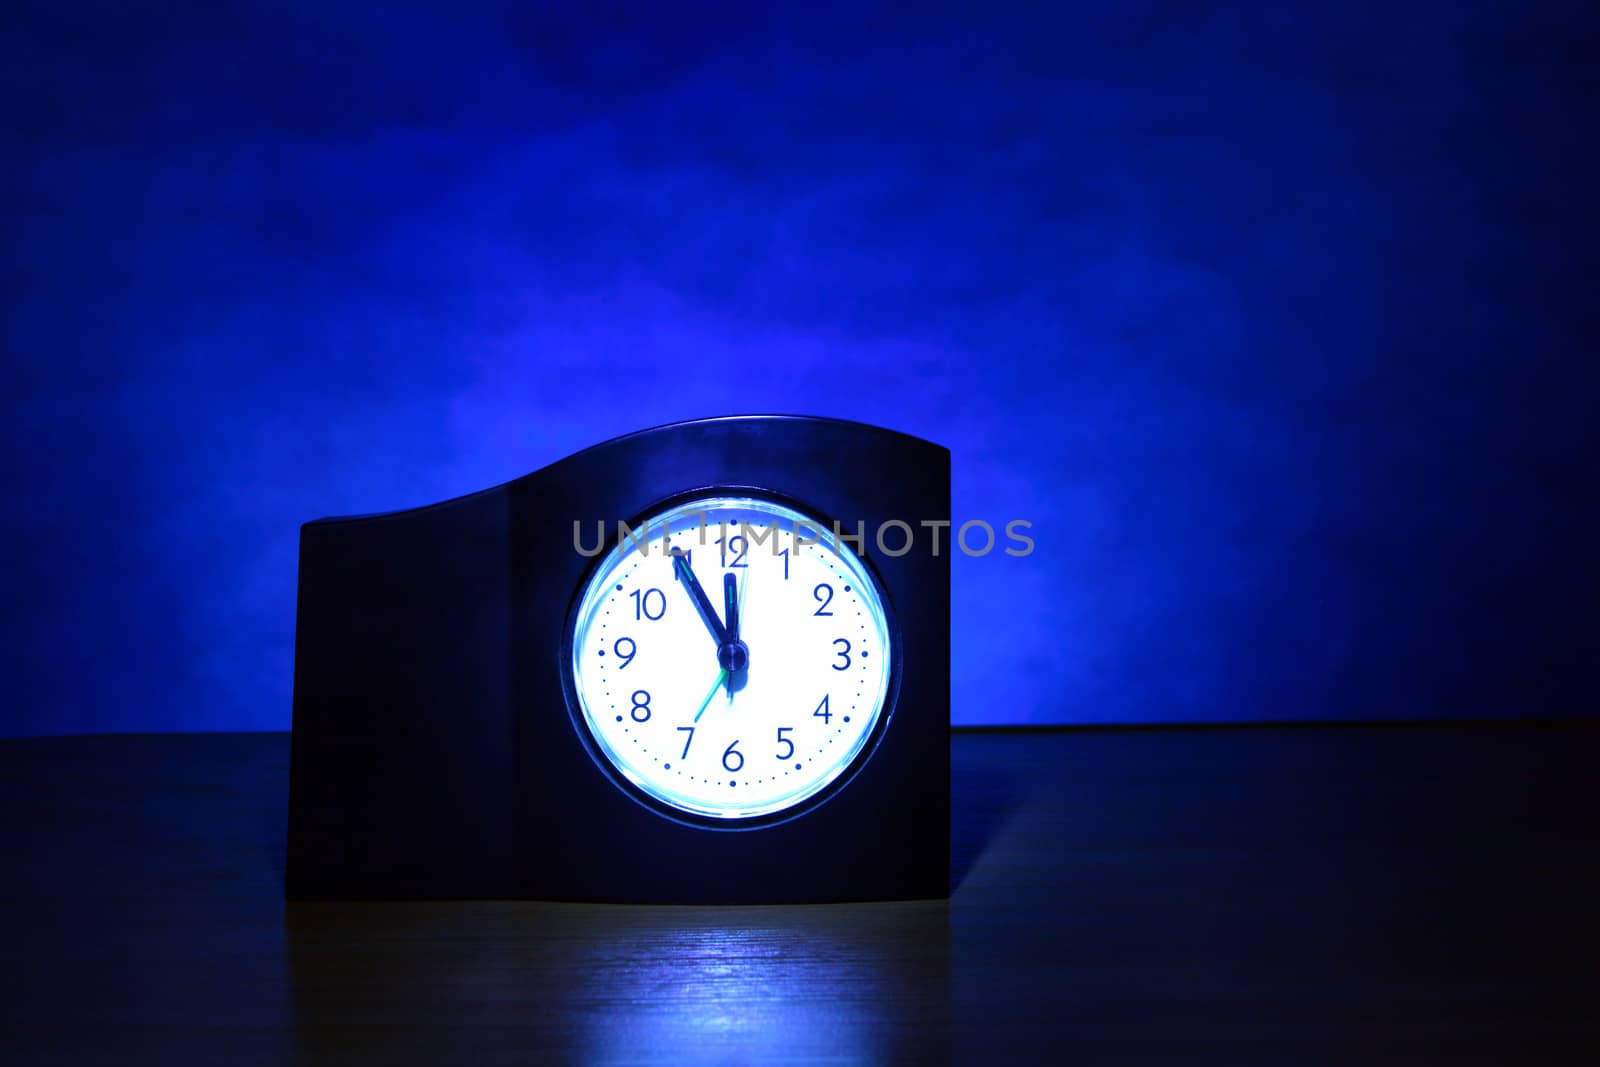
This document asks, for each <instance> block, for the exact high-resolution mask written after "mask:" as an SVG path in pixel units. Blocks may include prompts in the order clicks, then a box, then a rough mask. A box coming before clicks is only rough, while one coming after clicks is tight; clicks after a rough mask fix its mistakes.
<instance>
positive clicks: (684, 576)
mask: <svg viewBox="0 0 1600 1067" xmlns="http://www.w3.org/2000/svg"><path fill="white" fill-rule="evenodd" d="M672 570H673V574H674V575H675V576H676V577H677V579H678V581H680V582H682V583H683V585H684V588H685V589H687V590H689V596H690V597H691V598H693V600H694V606H695V607H696V608H698V609H699V611H700V618H701V619H702V620H704V622H705V624H706V629H708V630H710V631H711V638H712V640H714V641H716V643H717V647H719V648H720V647H722V646H723V645H725V644H727V642H728V631H727V630H726V629H724V628H723V625H722V620H721V619H719V618H717V609H716V608H714V607H712V606H711V601H710V600H709V599H708V598H707V597H706V591H705V590H704V589H702V588H701V587H700V579H698V578H696V577H695V576H694V571H693V570H692V569H691V568H690V567H689V560H688V559H687V558H686V557H685V556H684V554H683V549H681V548H674V549H673V550H672Z"/></svg>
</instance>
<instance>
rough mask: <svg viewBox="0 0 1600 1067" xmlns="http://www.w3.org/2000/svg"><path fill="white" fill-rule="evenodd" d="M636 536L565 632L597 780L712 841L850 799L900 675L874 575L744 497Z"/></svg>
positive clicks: (707, 499)
mask: <svg viewBox="0 0 1600 1067" xmlns="http://www.w3.org/2000/svg"><path fill="white" fill-rule="evenodd" d="M631 525H632V527H633V529H634V530H635V531H636V533H635V535H634V537H632V538H623V539H622V540H621V541H620V542H619V543H617V544H616V545H615V546H613V547H612V548H611V549H610V550H609V551H608V552H607V553H605V554H604V555H602V556H601V557H600V559H599V560H598V561H597V562H596V564H595V565H594V567H593V568H592V570H591V571H590V573H589V575H588V576H587V578H586V579H585V581H584V584H583V586H582V587H581V590H580V594H579V596H578V597H577V598H576V607H575V609H574V611H573V614H572V617H571V621H570V649H571V651H570V660H569V661H567V663H566V664H565V666H566V668H567V677H568V679H569V682H570V691H569V693H568V697H569V703H570V704H571V705H572V706H573V719H574V722H575V724H576V725H577V727H578V729H579V730H580V732H581V733H582V735H583V737H584V739H585V741H586V743H587V744H588V746H589V748H590V750H591V752H593V753H594V754H595V756H596V760H597V762H598V763H599V764H600V765H601V767H602V769H604V770H606V771H607V772H608V773H609V774H610V776H611V778H612V780H613V781H614V782H615V783H616V784H617V785H618V787H619V788H622V789H624V790H626V791H628V792H629V793H630V794H631V795H633V796H634V797H635V798H636V799H639V800H640V801H641V802H643V803H645V804H647V806H650V807H652V808H654V809H655V810H657V811H659V812H661V813H662V814H665V815H668V816H669V817H673V818H679V819H686V820H687V821H690V822H693V823H695V824H697V825H706V826H712V827H718V828H739V827H742V826H745V825H764V824H767V823H773V822H779V821H783V820H784V819H787V818H790V817H793V816H796V815H798V814H802V813H803V812H805V811H807V810H810V808H812V807H814V806H815V805H817V804H819V803H821V802H822V801H823V800H825V799H826V798H827V797H828V796H830V795H832V793H833V792H834V791H835V790H837V789H841V788H848V781H849V779H850V777H851V776H852V775H853V773H854V771H855V770H856V769H858V768H859V766H860V765H861V764H862V763H864V762H865V761H866V760H868V759H870V758H871V755H872V752H873V750H874V748H875V746H876V744H877V741H878V739H879V737H880V736H881V734H882V732H883V730H884V728H885V726H886V722H887V719H888V713H889V710H890V709H889V708H888V707H887V706H886V705H887V703H888V701H889V699H890V696H891V693H892V692H893V691H894V686H893V685H892V684H891V683H892V682H893V678H894V672H895V671H896V670H897V669H898V666H897V664H896V662H895V644H894V637H893V634H894V630H893V624H892V616H891V612H890V609H889V606H888V605H887V604H886V603H885V601H884V598H883V595H882V593H881V591H880V586H879V584H878V582H877V579H876V578H875V576H874V575H873V574H872V573H871V571H870V569H869V568H868V566H867V564H866V563H865V562H864V561H863V560H862V559H861V558H860V557H859V556H857V555H856V554H855V552H853V551H852V550H851V548H850V546H849V545H848V544H843V543H837V542H835V540H834V539H833V537H832V527H833V524H832V523H831V522H825V521H823V520H821V519H819V518H816V517H813V516H810V515H806V514H804V513H802V512H800V511H799V510H797V509H795V508H792V507H790V506H788V505H785V504H780V503H777V502H775V501H772V500H766V499H762V498H759V497H754V496H721V495H706V496H701V497H698V498H695V499H692V500H688V501H685V502H683V503H681V504H677V505H675V506H672V507H667V508H663V509H661V510H660V511H658V512H657V513H655V514H651V515H648V516H646V518H645V519H643V520H641V521H640V522H636V523H633V524H631ZM641 533H642V535H643V539H642V540H641V539H640V536H641ZM701 545H706V546H707V549H706V550H705V551H695V550H696V549H698V548H699V547H700V546H701ZM759 737H765V738H767V739H768V742H767V743H768V744H772V747H771V748H766V746H765V745H763V746H762V748H766V750H765V752H762V751H761V749H758V748H756V747H755V744H756V742H755V740H754V739H756V738H759Z"/></svg>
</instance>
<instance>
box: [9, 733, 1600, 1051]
mask: <svg viewBox="0 0 1600 1067" xmlns="http://www.w3.org/2000/svg"><path fill="white" fill-rule="evenodd" d="M1597 742H1600V730H1596V729H1595V728H1593V727H1588V726H1567V727H1543V728H1513V727H1453V728H1452V727H1407V728H1361V727H1340V728H1291V729H1260V728H1253V729H1232V730H1226V729H1224V730H1166V731H1162V730H1134V731H1068V732H1022V733H958V734H956V735H955V736H954V738H953V741H952V744H953V758H954V771H953V774H954V781H953V786H954V806H955V813H954V814H955V830H954V841H953V845H954V851H955V875H956V877H957V878H958V880H959V883H958V887H957V889H956V891H955V893H954V895H953V896H952V897H951V899H950V901H949V903H948V904H945V903H914V904H877V905H845V906H837V905H835V906H820V907H780V908H684V907H674V908H647V907H620V906H589V905H570V904H541V903H512V902H461V903H427V904H362V903H344V904H296V905H286V904H285V902H284V900H283V887H282V878H283V838H284V816H285V804H286V788H287V786H286V783H287V765H288V738H287V735H282V734H256V735H169V736H122V737H85V738H49V739H34V740H21V741H11V742H5V743H0V864H3V870H0V894H3V901H0V903H3V907H0V983H3V985H0V1061H3V1062H5V1063H16V1064H58V1063H59V1064H73V1065H77V1064H100V1063H116V1064H146V1063H148V1064H170V1065H179V1064H191V1063H216V1064H253V1063H362V1064H367V1063H370V1064H396V1063H411V1062H425V1063H460V1064H474V1065H478V1064H484V1065H488V1064H510V1063H515V1064H546V1063H596V1064H657V1063H712V1064H746V1063H809V1064H854V1063H865V1064H877V1063H944V1062H955V1063H984V1064H991V1063H1036V1062H1057V1063H1101V1062H1115V1063H1122V1062H1132V1063H1173V1062H1188V1063H1194V1062H1200V1063H1218V1064H1241V1063H1274V1064H1300V1063H1343V1064H1349V1063H1355V1064H1370V1063H1373V1062H1384V1063H1389V1062H1393V1063H1408V1064H1409V1063H1419V1062H1429V1063H1432V1062H1443V1063H1508V1064H1524V1063H1573V1064H1595V1063H1600V937H1597V924H1596V907H1597V903H1600V892H1597V891H1600V879H1597V877H1596V863H1595V860H1596V846H1597V844H1600V829H1597V822H1596V813H1597V812H1600V805H1597V804H1596V783H1597V782H1600V776H1597V771H1600V743H1597Z"/></svg>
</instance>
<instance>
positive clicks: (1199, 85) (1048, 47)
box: [0, 0, 1600, 734]
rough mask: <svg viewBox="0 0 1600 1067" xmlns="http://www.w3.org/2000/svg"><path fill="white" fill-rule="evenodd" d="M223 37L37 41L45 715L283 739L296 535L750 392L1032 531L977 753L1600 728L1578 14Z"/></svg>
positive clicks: (769, 23) (975, 664)
mask: <svg viewBox="0 0 1600 1067" xmlns="http://www.w3.org/2000/svg"><path fill="white" fill-rule="evenodd" d="M143 6H144V7H147V8H155V7H158V6H162V5H143ZM190 6H191V7H192V10H190V11H186V12H183V13H181V14H175V13H168V12H165V11H160V12H153V11H150V10H146V11H143V12H134V11H131V10H129V6H128V5H123V4H110V3H105V4H84V3H70V2H69V3H61V2H51V3H40V4H34V5H28V4H24V5H21V8H20V9H18V8H17V6H16V5H12V6H11V10H12V12H13V15H12V16H11V17H10V18H9V19H8V22H7V25H6V27H5V28H4V30H3V31H0V88H3V93H4V96H3V99H4V100H5V108H6V112H7V119H6V122H5V124H4V133H3V135H0V136H3V138H4V143H3V151H4V156H5V158H6V162H5V164H4V167H3V175H4V179H3V181H4V186H3V193H4V197H5V203H6V205H7V208H8V212H7V213H8V215H9V216H10V217H9V219H8V222H7V225H6V227H5V240H4V259H3V270H4V277H5V287H4V289H5V301H6V316H5V327H6V343H5V353H6V359H5V363H4V369H3V372H0V373H3V378H0V387H3V394H0V403H3V405H4V406H3V418H0V440H3V442H4V445H3V451H0V455H3V462H4V463H5V476H6V482H5V485H6V496H7V501H8V504H7V519H6V523H5V534H4V543H3V546H0V547H3V549H4V558H5V569H4V575H5V579H4V580H5V588H4V608H3V613H4V615H3V618H4V626H5V631H4V643H3V646H0V657H3V662H0V669H3V671H4V677H5V678H6V679H7V683H6V684H7V689H8V693H7V696H6V697H5V700H4V709H5V710H4V711H3V712H0V733H12V734H29V733H47V732H72V731H100V730H119V731H120V730H176V729H221V730H231V729H279V728H285V727H287V726H288V724H289V691H290V678H291V669H292V638H293V626H294V617H293V608H294V599H293V594H294V581H295V551H296V537H297V526H298V524H299V523H300V522H302V521H304V520H306V519H310V518H313V517H317V516H322V515H327V514H337V513H346V512H366V511H377V510H388V509H392V508H399V507H406V506H411V505H415V504H420V503H424V502H428V501H432V500H436V499H440V498H443V497H448V496H452V495H455V494H459V493H463V492H467V491H470V490H474V489H478V488H482V487H485V486H488V485H492V484H495V483H498V482H501V481H504V480H506V479H509V478H512V477H514V476H516V475H518V474H521V473H524V472H526V471H528V470H531V469H533V468H535V467H538V466H540V465H542V464H545V463H547V462H549V461H552V460H554V459H556V458H559V457H560V456H562V455H565V454H567V453H568V452H570V451H573V450H575V449H577V448H580V447H583V446H585V445H588V444H592V443H594V442H596V441H599V440H602V439H605V438H608V437H611V436H613V435H616V434H619V433H623V432H626V431H629V430H633V429H637V428H639V427H642V426H647V425H651V424H655V423H660V422H663V421H669V420H674V419H679V418H687V417H695V416H700V415H706V414H718V413H729V412H747V411H788V412H807V413H818V414H830V415H837V416H843V417H848V418H854V419H861V420H865V421H869V422H875V423H881V424H886V425H889V426H892V427H895V428H898V429H902V430H906V431H909V432H911V433H915V434H919V435H922V436H926V437H929V438H931V439H933V440H937V441H940V442H942V443H944V444H947V445H949V446H950V447H951V448H952V449H953V450H954V453H955V459H956V466H955V501H956V512H957V517H958V519H966V518H983V519H987V520H989V521H991V522H994V523H996V524H999V523H1003V522H1004V521H1006V520H1008V519H1012V518H1024V519H1028V520H1031V521H1032V522H1033V523H1034V524H1035V531H1034V533H1035V536H1036V539H1037V542H1038V551H1037V553H1036V554H1035V555H1034V556H1032V557H1031V558H1029V559H1026V560H1016V559H1011V558H1007V557H1004V556H999V555H998V554H997V555H996V556H993V557H990V558H986V559H958V561H957V565H956V569H955V598H956V605H955V607H956V612H957V622H956V624H955V633H954V637H955V647H956V660H955V662H954V664H953V675H954V691H955V708H954V718H955V720H956V721H957V722H958V723H989V722H1040V721H1061V722H1132V721H1186V720H1230V719H1297V718H1312V719H1322V718H1340V717H1355V718H1382V717H1430V716H1490V717H1493V716H1532V715H1541V716H1552V715H1582V714H1588V713H1591V712H1593V711H1594V710H1595V708H1596V706H1597V703H1596V698H1597V696H1600V668H1597V662H1600V638H1597V626H1596V622H1595V611H1594V609H1595V605H1596V603H1597V601H1600V595H1597V594H1600V581H1597V567H1596V563H1595V557H1596V550H1595V545H1596V544H1597V543H1600V525H1597V523H1596V521H1595V517H1594V509H1593V506H1592V505H1593V503H1594V497H1595V492H1596V488H1595V487H1596V476H1595V471H1594V468H1593V466H1592V462H1591V459H1592V456H1593V453H1594V451H1595V449H1594V445H1595V440H1594V438H1595V430H1594V418H1593V416H1594V410H1595V407H1596V393H1595V392H1594V390H1593V380H1592V371H1590V370H1589V369H1588V368H1587V367H1586V363H1588V362H1592V356H1590V353H1591V352H1592V351H1593V349H1592V347H1591V346H1590V342H1591V341H1592V340H1593V338H1594V336H1595V330H1594V327H1595V318H1596V315H1595V312H1594V310H1593V309H1592V301H1591V300H1589V299H1588V298H1589V291H1590V290H1591V289H1592V287H1593V285H1594V282H1595V278H1596V276H1597V270H1596V268H1597V266H1600V264H1597V256H1596V253H1595V249H1594V244H1593V242H1592V241H1591V240H1589V239H1588V237H1587V234H1588V232H1589V227H1590V226H1591V225H1592V223H1593V222H1594V217H1593V216H1594V208H1593V204H1594V188H1595V186H1596V182H1597V178H1600V175H1597V173H1596V168H1595V167H1594V166H1593V159H1592V153H1591V152H1590V149H1589V145H1588V142H1589V140H1590V138H1591V137H1592V122H1591V118H1592V111H1591V109H1592V107H1593V104H1594V102H1595V101H1594V97H1595V95H1596V88H1595V86H1596V82H1595V79H1594V75H1593V73H1592V71H1593V69H1594V64H1595V62H1596V58H1597V52H1600V49H1597V47H1596V37H1595V34H1594V28H1593V25H1592V24H1593V21H1594V19H1593V17H1592V16H1584V15H1582V14H1581V12H1582V11H1583V7H1581V6H1580V5H1576V4H1574V5H1571V6H1558V5H1553V4H1535V5H1533V6H1532V7H1531V8H1530V9H1524V6H1523V5H1519V4H1513V3H1503V4H1483V3H1480V4H1444V3H1439V4H1423V3H1416V4H1406V3H1394V2H1392V0H1389V2H1385V3H1382V4H1376V3H1346V2H1338V3H1316V4H1310V3H1308V4H1292V5H1240V6H1229V5H1220V6H1218V7H1217V8H1216V9H1215V10H1214V11H1213V12H1212V13H1209V14H1198V13H1195V12H1194V11H1192V10H1191V9H1190V8H1189V6H1188V5H1179V4H1171V3H1166V4H1164V3H1130V4H1111V5H1091V4H1082V5H1070V6H1069V5H1038V6H1014V5H1007V4H1003V3H1002V4H984V5H980V6H979V7H977V8H972V7H971V5H963V7H965V8H968V9H969V10H968V11H967V13H958V12H957V11H956V10H955V9H949V10H947V11H943V12H941V11H938V10H933V9H926V10H923V11H920V12H918V13H917V14H916V15H914V16H912V15H907V14H903V13H896V10H895V9H896V8H897V7H898V6H899V5H885V6H883V7H881V8H877V9H868V8H865V7H863V6H861V5H848V12H849V13H845V11H844V10H841V11H840V12H838V13H837V14H832V15H816V14H807V15H804V16H799V15H796V14H795V13H794V12H793V11H790V10H789V9H790V8H800V7H806V8H807V9H808V10H809V9H810V6H809V5H774V6H773V7H772V8H770V9H763V8H762V7H761V5H749V4H741V5H729V6H726V7H722V8H716V9H713V8H704V7H696V8H693V9H692V10H690V11H686V10H684V9H683V8H680V6H679V5H640V9H639V10H629V11H623V10H620V9H619V10H612V11H601V10H600V9H599V8H597V7H596V6H595V5H590V4H556V5H550V4H539V5H533V4H522V3H504V4H497V5H464V4H438V5H426V6H418V5H398V4H394V5H391V4H377V3H327V2H324V0H319V2H317V3H306V4H254V5H248V6H240V5H236V4H215V5H199V4H196V5H190ZM534 9H537V10H536V11H535V10H534ZM973 11H981V12H982V17H981V20H977V19H976V16H974V15H973V14H972V12H973ZM862 12H865V13H862ZM1586 378H1588V380H1587V381H1586V380H1585V379H1586Z"/></svg>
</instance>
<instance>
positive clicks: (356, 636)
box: [286, 416, 949, 903]
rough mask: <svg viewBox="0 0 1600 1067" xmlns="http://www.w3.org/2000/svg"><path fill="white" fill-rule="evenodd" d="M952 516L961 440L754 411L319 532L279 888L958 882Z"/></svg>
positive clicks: (306, 600) (908, 887)
mask: <svg viewBox="0 0 1600 1067" xmlns="http://www.w3.org/2000/svg"><path fill="white" fill-rule="evenodd" d="M948 521H949V453H948V452H947V451H946V450H945V449H943V448H941V447H939V446H937V445H934V444H931V443H929V442H927V441H922V440H920V439H917V438H914V437H910V436H908V435H904V434H899V433H896V432H893V431H890V430H886V429H882V428H879V427H872V426H866V425H863V424H860V423H851V422H844V421H840V420H832V419H818V418H805V417H794V416H741V417H729V418H719V419H705V420H696V421H693V422H686V423H676V424H673V425H669V426H663V427H657V428H654V429H650V430H645V431H641V432H639V433H636V434H630V435H628V436H626V437H622V438H618V439H615V440H613V441H609V442H606V443H603V444H601V445H597V446H595V447H593V448H589V449H585V450H584V451H582V452H579V453H576V454H574V455H572V456H569V457H567V458H566V459H564V460H561V461H559V462H557V463H555V464H552V465H551V466H549V467H545V468H543V469H541V470H538V471H534V472H532V473H530V474H528V475H525V476H524V477H522V478H519V479H517V480H515V481H513V482H510V483H507V484H506V485H502V486H498V487H496V488H493V489H489V490H485V491H483V492H480V493H475V494H472V495H470V496H466V497H461V498H458V499H456V500H451V501H445V502H442V503H439V504H434V505H430V506H427V507H423V508H416V509H411V510H408V511H402V512H391V513H387V514H382V515H371V516H360V517H352V518H341V519H324V520H318V521H316V522H312V523H307V524H306V525H305V526H304V527H303V528H302V531H301V556H300V585H299V604H298V610H297V630H296V658H295V691H294V732H293V736H292V742H291V749H292V752H291V774H290V777H291V784H290V818H289V844H288V857H287V867H286V890H287V893H288V895H289V896H290V897H291V898H330V897H332V898H360V897H369V898H428V897H436V898H437V897H446V898H459V897H500V898H524V899H547V900H585V901H610V902H639V903H735V902H737V903H813V902H828V901H842V900H877V899H910V898H929V897H942V896H945V895H947V894H948V891H949V874H948V868H949V556H948V546H942V547H945V549H946V551H944V552H941V551H940V547H941V546H939V544H938V541H937V539H936V538H933V537H929V536H926V535H927V534H928V533H929V530H930V528H938V527H942V526H947V525H948ZM919 533H921V534H923V535H925V536H923V537H922V538H921V539H920V540H919V538H918V536H917V535H918V534H919Z"/></svg>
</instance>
